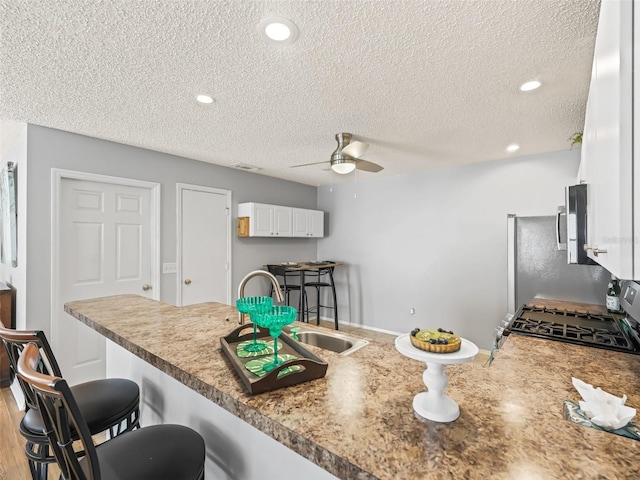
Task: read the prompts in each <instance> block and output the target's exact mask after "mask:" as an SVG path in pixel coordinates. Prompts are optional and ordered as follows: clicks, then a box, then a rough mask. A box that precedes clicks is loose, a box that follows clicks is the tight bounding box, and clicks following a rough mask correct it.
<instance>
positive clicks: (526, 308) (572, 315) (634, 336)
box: [502, 305, 640, 354]
mask: <svg viewBox="0 0 640 480" xmlns="http://www.w3.org/2000/svg"><path fill="white" fill-rule="evenodd" d="M511 333H515V334H518V335H528V336H532V337H538V338H545V339H548V340H556V341H559V342H568V343H573V344H577V345H584V346H589V347H596V348H602V349H606V350H616V351H619V352H627V353H634V354H640V332H639V331H638V325H637V322H635V321H633V319H629V318H628V317H627V318H622V316H620V315H612V314H601V313H590V312H578V311H570V310H560V309H554V308H545V307H535V306H530V305H523V306H522V307H520V309H519V310H518V312H516V314H515V315H514V316H513V318H512V319H511V320H510V322H509V323H508V324H507V325H506V326H505V328H504V331H503V332H502V335H509V334H511Z"/></svg>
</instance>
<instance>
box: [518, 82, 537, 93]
mask: <svg viewBox="0 0 640 480" xmlns="http://www.w3.org/2000/svg"><path fill="white" fill-rule="evenodd" d="M540 85H542V83H540V82H539V81H538V80H531V81H530V82H524V83H523V84H522V85H520V90H521V91H522V92H530V91H531V90H535V89H536V88H539V87H540Z"/></svg>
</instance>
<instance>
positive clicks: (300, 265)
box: [265, 261, 343, 330]
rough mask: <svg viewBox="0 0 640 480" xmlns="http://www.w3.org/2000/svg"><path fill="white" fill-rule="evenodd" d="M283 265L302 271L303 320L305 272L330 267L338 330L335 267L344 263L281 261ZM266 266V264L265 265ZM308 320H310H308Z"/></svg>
mask: <svg viewBox="0 0 640 480" xmlns="http://www.w3.org/2000/svg"><path fill="white" fill-rule="evenodd" d="M281 265H282V266H283V267H285V268H286V269H287V271H288V272H299V273H300V303H299V305H300V315H301V318H302V320H304V313H305V301H304V299H305V294H304V288H305V287H304V284H305V278H304V277H305V272H310V271H318V270H324V269H328V270H329V271H328V273H329V279H330V283H331V293H332V294H333V306H334V309H333V312H334V322H335V325H336V330H337V329H338V302H337V298H336V285H335V282H334V280H333V269H334V268H335V267H341V266H342V265H343V264H342V263H338V262H329V261H325V262H283V263H281ZM265 267H266V265H265ZM318 310H319V309H318ZM317 315H318V319H320V311H318V312H317ZM307 321H308V320H307Z"/></svg>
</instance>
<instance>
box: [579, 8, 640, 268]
mask: <svg viewBox="0 0 640 480" xmlns="http://www.w3.org/2000/svg"><path fill="white" fill-rule="evenodd" d="M637 10H640V8H638V9H637ZM634 15H636V18H638V15H639V13H638V12H633V3H632V2H631V1H626V0H623V1H618V0H602V3H601V11H600V20H599V24H598V34H597V37H596V45H595V51H594V60H593V69H592V74H591V85H590V88H589V99H588V102H587V109H586V116H585V126H584V135H583V142H582V150H581V164H580V170H579V172H578V175H579V178H578V181H579V182H581V183H586V184H587V189H588V206H587V246H586V247H588V250H587V251H588V255H589V257H590V258H592V259H593V260H595V261H596V262H598V263H599V264H600V265H602V266H603V267H605V268H606V269H607V270H609V271H610V272H611V273H612V274H614V275H616V276H617V277H619V278H623V279H634V278H638V277H640V268H638V266H639V265H640V252H638V253H636V254H635V258H634V253H633V245H634V243H635V242H636V240H637V239H638V238H640V236H638V235H636V237H634V234H633V225H634V221H635V224H636V225H638V226H640V222H638V218H639V215H640V209H638V208H637V206H638V205H640V203H639V200H637V199H636V200H635V203H636V205H634V190H637V191H636V195H635V197H639V196H640V182H639V181H638V179H640V177H636V179H634V177H633V174H634V170H635V171H636V176H638V175H639V174H638V173H637V169H634V168H633V166H634V163H635V159H634V156H633V137H634V127H633V125H634V122H633V119H634V105H633V103H634V102H635V104H636V106H637V105H640V104H638V102H639V101H640V100H638V96H640V83H638V82H639V80H638V79H636V80H635V83H636V84H635V85H634V84H633V83H634V82H633V64H634V61H635V62H637V61H638V59H637V58H635V59H634V55H635V56H636V57H637V55H638V48H635V49H634V47H635V46H634V40H633V27H634ZM635 23H636V24H638V23H637V22H635ZM639 25H640V24H639ZM639 33H640V31H639ZM635 42H636V44H638V45H640V42H639V41H638V39H636V40H635ZM634 50H635V53H634ZM638 64H639V65H640V62H639V63H638ZM634 90H635V92H636V95H634ZM634 97H635V98H634ZM638 120H639V121H640V114H639V115H638ZM636 123H638V122H636ZM636 130H638V127H636ZM635 135H637V134H635ZM639 145H640V143H639ZM638 165H639V166H640V162H638Z"/></svg>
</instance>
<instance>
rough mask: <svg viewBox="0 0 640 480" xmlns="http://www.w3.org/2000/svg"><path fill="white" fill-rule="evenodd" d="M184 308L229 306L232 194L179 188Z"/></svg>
mask: <svg viewBox="0 0 640 480" xmlns="http://www.w3.org/2000/svg"><path fill="white" fill-rule="evenodd" d="M179 195H180V200H181V201H180V204H181V208H180V212H179V214H180V218H179V220H178V225H179V231H180V235H181V238H180V242H179V243H180V245H181V247H180V248H181V252H179V255H180V258H181V262H180V272H181V273H180V275H179V279H181V281H180V289H181V302H179V303H181V305H192V304H195V303H203V302H220V303H227V304H228V303H229V302H230V301H231V299H230V292H231V287H230V282H231V279H230V275H229V274H230V268H231V266H230V242H231V240H230V229H231V224H230V216H229V207H230V204H231V200H230V193H229V192H227V191H224V190H216V189H209V188H206V187H196V186H179Z"/></svg>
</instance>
